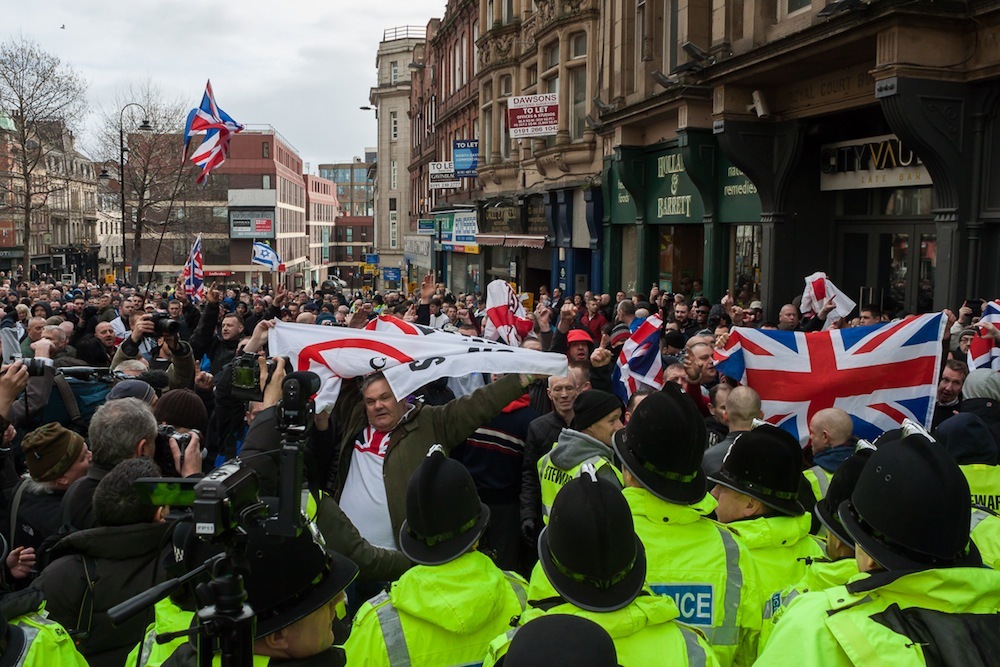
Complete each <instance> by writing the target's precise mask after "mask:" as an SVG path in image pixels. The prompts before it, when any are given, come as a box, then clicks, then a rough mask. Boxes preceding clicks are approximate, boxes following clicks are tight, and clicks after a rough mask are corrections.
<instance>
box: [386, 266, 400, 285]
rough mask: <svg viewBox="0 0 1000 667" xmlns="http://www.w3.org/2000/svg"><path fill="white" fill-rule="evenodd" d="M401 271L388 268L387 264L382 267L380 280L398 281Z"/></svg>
mask: <svg viewBox="0 0 1000 667" xmlns="http://www.w3.org/2000/svg"><path fill="white" fill-rule="evenodd" d="M400 274H401V271H400V270H399V269H398V268H396V269H393V268H390V267H388V266H383V267H382V280H385V281H387V282H397V283H398V282H399V279H400Z"/></svg>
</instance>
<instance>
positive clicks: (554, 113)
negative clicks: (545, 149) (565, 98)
mask: <svg viewBox="0 0 1000 667" xmlns="http://www.w3.org/2000/svg"><path fill="white" fill-rule="evenodd" d="M507 123H508V125H509V126H510V136H511V137H512V138H515V139H516V138H518V137H547V136H552V135H554V134H555V133H556V132H557V131H558V129H559V95H558V94H557V93H543V94H541V95H520V96H517V97H511V98H509V99H508V100H507Z"/></svg>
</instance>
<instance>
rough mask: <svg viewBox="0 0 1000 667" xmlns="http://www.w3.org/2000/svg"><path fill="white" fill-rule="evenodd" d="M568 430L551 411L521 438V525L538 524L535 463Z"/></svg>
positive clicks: (539, 489) (539, 500) (539, 499)
mask: <svg viewBox="0 0 1000 667" xmlns="http://www.w3.org/2000/svg"><path fill="white" fill-rule="evenodd" d="M564 428H569V424H567V423H566V422H565V421H564V420H563V418H562V417H560V416H559V413H558V412H556V411H555V410H553V411H552V412H550V413H548V414H547V415H542V416H541V417H539V418H538V419H536V420H534V421H533V422H531V424H529V425H528V434H527V435H526V436H525V438H524V462H523V465H522V468H521V521H522V522H524V521H525V520H526V519H534V521H535V524H536V525H541V524H540V523H539V522H540V521H541V520H542V487H541V484H540V482H539V481H538V459H540V458H542V457H543V456H545V455H546V454H548V453H549V452H550V451H551V450H552V445H554V444H555V443H556V440H558V439H559V433H560V432H561V431H562V430H563V429H564Z"/></svg>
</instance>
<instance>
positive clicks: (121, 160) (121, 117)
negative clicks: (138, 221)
mask: <svg viewBox="0 0 1000 667" xmlns="http://www.w3.org/2000/svg"><path fill="white" fill-rule="evenodd" d="M129 107H138V108H139V109H142V114H143V120H142V123H140V124H139V127H138V128H136V129H137V130H138V131H139V132H143V133H146V132H152V131H153V126H152V125H150V124H149V113H148V112H147V111H146V107H144V106H142V105H141V104H139V103H138V102H129V103H128V104H126V105H125V106H123V107H122V110H121V112H119V114H118V193H119V196H120V202H119V203H120V204H121V214H122V282H127V280H128V274H127V273H126V271H125V265H126V259H125V248H126V237H125V111H126V110H127V109H128V108H129ZM97 178H98V179H99V180H105V181H106V180H110V179H111V175H110V174H108V171H107V169H102V170H101V174H100V175H99V176H98V177H97Z"/></svg>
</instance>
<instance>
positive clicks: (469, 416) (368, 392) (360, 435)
mask: <svg viewBox="0 0 1000 667" xmlns="http://www.w3.org/2000/svg"><path fill="white" fill-rule="evenodd" d="M534 380H535V378H533V377H532V376H530V375H524V374H521V375H517V374H512V375H508V376H506V377H504V378H502V379H501V380H498V381H497V382H494V383H492V384H489V385H486V386H485V387H482V388H480V389H477V390H476V391H474V392H472V393H471V394H469V395H468V396H463V397H462V398H458V399H455V400H453V401H451V402H449V403H447V404H445V405H442V406H428V405H423V404H420V403H407V402H405V401H401V400H398V399H397V398H396V397H395V395H394V394H393V393H392V388H391V387H390V386H389V383H388V381H386V379H385V377H384V376H383V375H382V374H381V373H374V374H372V375H369V376H367V377H366V378H364V380H363V381H361V382H360V386H359V385H358V383H357V382H350V381H348V382H345V383H344V386H343V388H342V389H341V392H340V397H339V398H338V399H337V403H336V405H335V406H334V415H335V418H336V423H337V425H338V427H339V428H340V435H341V440H340V461H339V465H338V468H337V471H338V484H337V493H336V499H337V502H338V503H340V507H341V508H342V509H343V510H344V512H345V513H346V514H347V516H348V517H349V518H350V519H351V522H352V523H354V525H355V526H357V527H358V530H359V531H360V532H361V535H362V536H363V537H364V538H365V539H367V540H368V541H369V542H370V543H371V544H373V545H374V546H377V547H381V548H384V549H398V548H399V547H398V544H397V541H396V540H397V538H398V536H399V529H400V528H401V527H402V525H403V519H405V518H406V485H407V483H408V482H409V480H410V476H411V475H412V474H413V472H414V471H415V470H416V469H417V468H418V467H419V466H420V464H421V462H422V461H423V459H424V458H425V457H426V456H427V452H428V451H429V450H430V448H431V446H432V445H434V444H435V443H437V444H440V445H441V446H442V447H443V448H444V450H445V453H448V452H450V451H451V450H452V449H454V448H455V447H457V446H458V445H460V444H462V443H463V442H465V441H466V439H467V438H468V437H469V436H470V435H472V434H473V433H474V432H475V430H476V429H477V428H479V427H480V426H482V425H483V424H484V423H485V422H487V421H489V420H490V419H492V418H493V417H495V416H497V415H498V414H500V411H501V410H503V409H504V407H506V406H507V405H508V404H509V403H510V402H511V401H513V400H514V399H516V398H518V397H519V396H521V394H523V393H524V392H525V391H527V387H528V385H530V384H531V383H532V382H534Z"/></svg>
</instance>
